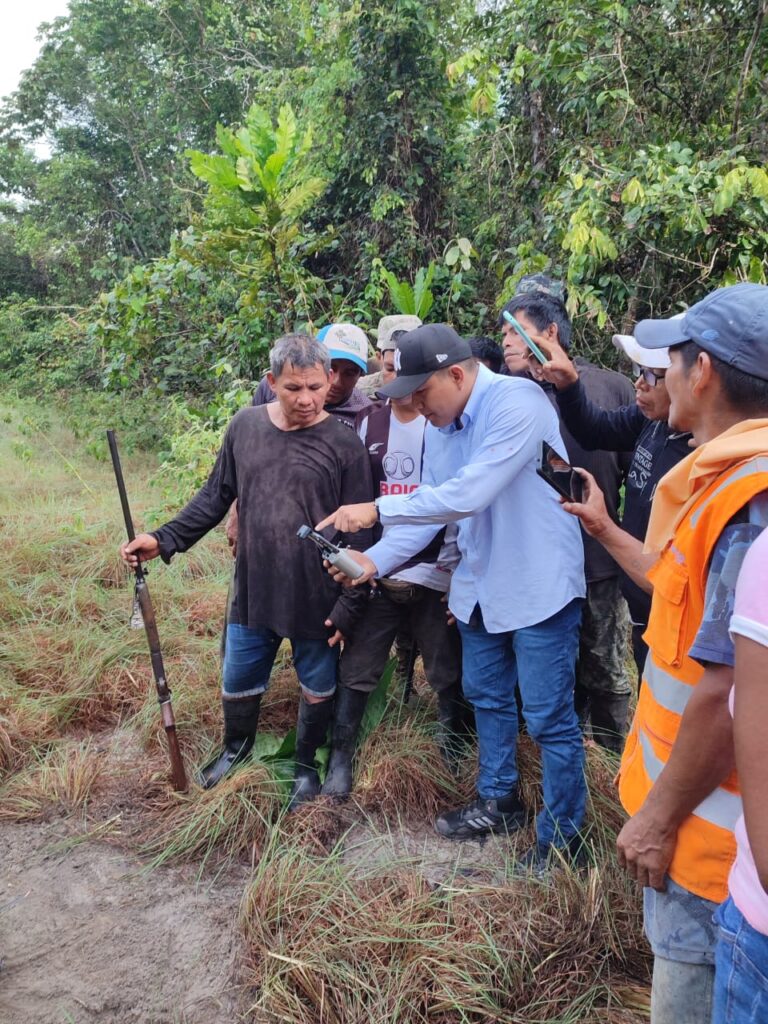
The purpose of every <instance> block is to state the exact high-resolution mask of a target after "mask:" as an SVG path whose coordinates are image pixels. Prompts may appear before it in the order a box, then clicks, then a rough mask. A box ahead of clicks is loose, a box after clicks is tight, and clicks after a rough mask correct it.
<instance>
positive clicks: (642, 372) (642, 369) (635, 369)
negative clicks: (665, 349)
mask: <svg viewBox="0 0 768 1024" xmlns="http://www.w3.org/2000/svg"><path fill="white" fill-rule="evenodd" d="M632 373H633V374H634V375H635V377H642V378H643V380H644V381H645V383H646V384H647V385H648V387H649V388H655V387H656V385H657V384H658V383H659V381H660V380H664V378H665V377H666V375H667V374H666V370H665V371H664V373H659V372H658V370H649V369H648V367H647V366H639V365H638V364H637V363H632Z"/></svg>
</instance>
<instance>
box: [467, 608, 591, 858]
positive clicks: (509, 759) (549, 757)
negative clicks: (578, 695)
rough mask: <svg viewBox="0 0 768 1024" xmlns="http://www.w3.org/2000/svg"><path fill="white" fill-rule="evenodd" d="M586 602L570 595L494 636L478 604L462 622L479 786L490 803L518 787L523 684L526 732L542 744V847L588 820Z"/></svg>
mask: <svg viewBox="0 0 768 1024" xmlns="http://www.w3.org/2000/svg"><path fill="white" fill-rule="evenodd" d="M582 604H583V602H582V601H581V600H579V599H576V600H573V601H571V602H570V603H569V604H567V605H566V606H565V607H564V608H562V609H561V610H560V611H559V612H557V613H556V614H555V615H553V616H551V617H550V618H549V619H546V620H545V621H544V622H539V623H537V624H536V625H535V626H526V627H525V628H523V629H516V630H513V631H512V632H509V633H489V632H488V631H487V630H486V629H485V626H484V625H483V623H482V616H480V615H479V609H476V610H475V615H473V616H472V621H471V623H465V622H459V623H458V626H459V631H460V632H461V641H462V646H463V652H464V654H463V667H464V694H465V696H466V698H467V700H468V701H469V702H470V703H471V704H472V706H473V707H474V709H475V719H476V721H477V740H478V746H479V752H480V768H479V773H478V779H477V791H478V793H479V795H480V796H481V797H482V798H483V799H484V800H488V799H493V798H497V797H502V796H506V795H507V794H508V793H510V792H512V791H513V790H514V789H515V787H516V786H517V779H518V772H517V732H518V721H517V705H516V702H515V687H516V686H517V685H519V687H520V694H521V696H522V699H523V713H524V715H525V721H526V724H527V726H528V732H529V733H530V735H531V736H532V737H533V739H534V740H536V742H537V743H538V744H539V746H540V748H541V761H542V774H543V786H542V788H543V796H544V808H543V810H542V811H541V813H540V814H539V816H538V818H537V821H536V835H537V839H538V841H539V843H540V844H542V845H548V844H554V845H555V846H564V845H565V843H566V842H567V840H568V839H570V838H571V837H572V836H573V835H575V834H576V832H578V830H579V828H580V827H581V824H582V821H583V820H584V806H585V803H586V797H587V789H586V783H585V780H584V744H583V741H582V737H581V731H580V730H579V723H578V720H577V718H576V712H575V710H574V706H573V687H574V678H575V665H576V652H577V650H578V646H579V625H580V623H581V609H582ZM476 619H477V621H475V620H476Z"/></svg>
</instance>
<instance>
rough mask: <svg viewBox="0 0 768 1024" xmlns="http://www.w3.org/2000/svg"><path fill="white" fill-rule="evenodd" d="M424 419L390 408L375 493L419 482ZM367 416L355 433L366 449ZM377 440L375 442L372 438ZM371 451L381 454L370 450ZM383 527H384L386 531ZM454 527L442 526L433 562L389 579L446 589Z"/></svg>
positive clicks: (453, 558) (407, 489)
mask: <svg viewBox="0 0 768 1024" xmlns="http://www.w3.org/2000/svg"><path fill="white" fill-rule="evenodd" d="M426 426H427V421H426V420H425V419H424V417H423V416H417V417H416V418H415V419H412V420H410V421H409V422H408V423H403V422H401V421H400V420H399V419H397V416H396V415H395V411H394V408H392V410H391V412H390V417H389V434H388V437H387V442H386V448H387V450H386V453H385V454H384V456H383V458H382V469H383V470H384V474H385V479H384V480H382V481H381V483H380V485H379V493H378V494H377V497H383V496H384V495H398V494H410V493H411V492H412V491H415V490H416V489H417V487H418V486H419V484H420V483H421V462H422V456H423V453H424V431H425V429H426ZM367 429H368V420H367V418H366V419H365V420H363V422H362V424H361V425H360V428H359V430H358V433H359V435H360V439H361V440H362V442H363V443H364V444H365V445H366V447H367V448H368V450H369V452H371V446H370V445H368V439H367ZM375 443H378V442H375ZM371 454H381V453H380V452H379V453H373V452H371ZM386 532H387V528H386V527H385V528H384V534H386ZM456 533H457V529H456V527H455V526H453V524H451V525H450V526H449V527H448V528H447V530H446V538H445V543H444V544H443V547H442V548H441V551H440V555H439V556H438V560H437V562H420V563H419V564H418V565H413V566H410V567H409V568H407V569H401V570H400V571H399V572H393V573H392V574H391V576H390V579H393V580H404V581H405V582H407V583H418V584H420V585H421V586H423V587H429V588H430V590H439V591H440V592H441V593H446V592H447V591H448V588H449V587H450V585H451V573H452V571H453V569H454V568H455V567H456V563H457V561H458V558H459V554H458V548H457V546H456Z"/></svg>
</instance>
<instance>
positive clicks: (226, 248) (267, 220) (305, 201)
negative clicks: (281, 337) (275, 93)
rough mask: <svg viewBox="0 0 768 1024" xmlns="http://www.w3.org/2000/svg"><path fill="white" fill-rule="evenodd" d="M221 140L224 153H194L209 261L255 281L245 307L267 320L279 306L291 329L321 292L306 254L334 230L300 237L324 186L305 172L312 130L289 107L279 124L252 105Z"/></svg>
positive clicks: (192, 162)
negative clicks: (203, 188) (203, 187)
mask: <svg viewBox="0 0 768 1024" xmlns="http://www.w3.org/2000/svg"><path fill="white" fill-rule="evenodd" d="M216 138H217V142H218V145H219V149H220V150H221V153H220V154H217V155H214V156H206V154H204V153H201V152H198V151H194V150H193V151H190V152H189V153H188V156H189V158H190V165H191V168H192V171H193V172H194V174H195V175H196V176H197V177H198V178H200V179H202V180H203V181H205V182H206V183H207V184H208V193H207V196H206V209H207V211H208V214H209V218H208V223H207V225H206V227H207V230H206V231H205V234H204V236H203V240H202V244H203V245H204V246H205V248H206V250H207V253H208V255H209V258H216V259H218V260H219V261H221V262H222V263H224V262H227V263H228V264H229V266H230V267H231V268H232V269H233V270H234V271H235V273H236V274H238V275H240V276H241V277H243V278H247V279H248V280H249V282H250V287H249V288H248V290H247V292H246V293H245V294H244V295H243V296H242V297H241V302H242V304H243V305H245V306H250V307H253V308H254V309H255V310H257V311H258V312H259V313H261V314H262V315H266V314H268V312H269V310H270V309H271V308H274V304H275V300H277V303H278V304H279V307H278V310H277V311H276V313H277V314H278V316H279V317H280V318H281V319H282V326H283V330H286V331H287V330H290V329H291V327H292V325H293V322H294V320H295V319H296V318H297V316H303V317H305V318H306V319H311V316H310V310H309V308H308V303H307V293H308V292H309V291H312V292H313V293H315V292H318V291H321V290H322V285H321V282H320V281H319V280H317V279H315V278H314V277H313V276H312V275H311V274H310V273H309V272H308V271H307V269H306V259H307V256H308V255H310V254H312V255H314V254H315V253H317V252H318V251H319V250H320V249H321V248H322V247H323V246H324V245H327V244H328V243H329V242H330V240H331V234H330V233H328V232H326V234H325V235H324V236H322V237H319V236H317V235H314V234H312V233H311V232H304V231H302V224H301V218H302V215H303V214H304V213H305V212H306V210H307V208H308V207H309V206H310V205H311V204H312V202H313V201H314V200H316V199H317V198H318V197H319V196H320V195H321V194H322V192H323V191H324V189H325V184H326V183H325V181H324V180H323V179H322V178H320V177H318V176H315V175H307V173H306V158H307V156H308V154H309V152H310V150H311V148H312V133H311V130H310V129H309V128H306V129H304V130H303V131H300V130H299V126H298V124H297V121H296V116H295V114H294V112H293V109H292V108H291V107H290V106H288V105H284V106H282V107H281V108H280V112H279V114H278V116H277V122H276V124H274V125H273V124H272V120H271V118H270V116H269V114H268V113H267V111H266V110H264V109H262V108H261V107H258V106H256V105H254V106H252V107H251V108H250V110H249V111H248V113H247V114H246V117H245V121H244V123H243V125H242V127H241V128H240V129H239V130H238V131H237V132H235V131H233V130H231V129H228V128H224V127H223V126H222V125H219V126H218V128H217V133H216ZM276 319H277V316H276Z"/></svg>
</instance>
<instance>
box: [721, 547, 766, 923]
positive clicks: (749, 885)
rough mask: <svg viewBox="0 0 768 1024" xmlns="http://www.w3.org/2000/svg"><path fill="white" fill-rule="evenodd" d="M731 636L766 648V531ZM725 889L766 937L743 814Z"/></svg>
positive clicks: (742, 583)
mask: <svg viewBox="0 0 768 1024" xmlns="http://www.w3.org/2000/svg"><path fill="white" fill-rule="evenodd" d="M731 633H732V634H738V635H739V636H746V637H748V638H749V639H750V640H754V641H755V642H756V643H758V644H762V645H763V646H765V647H768V529H765V530H763V532H762V533H761V534H760V536H759V537H758V538H757V540H756V541H755V542H754V544H753V545H752V547H751V548H750V549H749V551H748V552H747V555H746V558H745V559H744V563H743V565H742V567H741V572H740V573H739V579H738V583H737V584H736V600H735V604H734V610H733V618H732V619H731ZM766 685H768V680H766ZM731 712H733V690H731ZM728 887H729V889H730V893H731V896H732V898H733V902H734V903H735V904H736V906H737V907H738V908H739V910H740V911H741V912H742V914H743V915H744V917H745V918H746V919H747V921H749V923H750V924H751V925H752V927H753V928H755V929H756V930H757V931H759V932H762V934H763V935H768V893H766V891H765V889H763V887H762V885H761V884H760V879H759V878H758V875H757V868H756V867H755V861H754V859H753V857H752V851H751V850H750V848H749V839H748V837H747V830H746V828H745V825H744V816H743V815H742V816H741V817H740V818H739V820H738V822H737V823H736V860H735V862H734V865H733V867H732V868H731V874H730V877H729V879H728Z"/></svg>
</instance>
